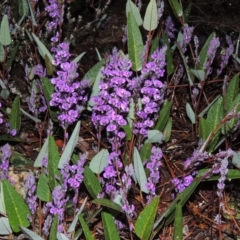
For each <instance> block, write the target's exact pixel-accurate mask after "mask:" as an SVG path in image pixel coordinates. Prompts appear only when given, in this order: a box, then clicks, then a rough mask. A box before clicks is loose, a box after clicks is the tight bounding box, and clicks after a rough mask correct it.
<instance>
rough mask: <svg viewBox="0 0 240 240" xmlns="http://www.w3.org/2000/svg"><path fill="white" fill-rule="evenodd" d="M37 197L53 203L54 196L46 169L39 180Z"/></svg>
mask: <svg viewBox="0 0 240 240" xmlns="http://www.w3.org/2000/svg"><path fill="white" fill-rule="evenodd" d="M37 196H38V198H39V199H40V200H42V201H44V202H51V201H52V194H51V191H50V188H49V185H48V177H47V176H46V174H45V172H44V169H43V170H42V173H41V175H40V177H39V179H38V183H37Z"/></svg>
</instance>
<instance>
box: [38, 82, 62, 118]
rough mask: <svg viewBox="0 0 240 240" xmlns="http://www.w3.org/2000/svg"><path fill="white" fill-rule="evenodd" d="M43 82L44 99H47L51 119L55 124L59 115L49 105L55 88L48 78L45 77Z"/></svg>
mask: <svg viewBox="0 0 240 240" xmlns="http://www.w3.org/2000/svg"><path fill="white" fill-rule="evenodd" d="M41 80H42V87H43V93H44V97H45V98H46V102H47V105H48V111H49V113H50V116H51V119H52V121H54V122H58V119H57V113H56V112H55V111H53V110H52V108H51V106H50V104H49V103H50V101H51V99H52V94H53V93H54V87H53V85H52V83H51V82H50V81H49V79H48V78H45V77H43V78H42V79H41Z"/></svg>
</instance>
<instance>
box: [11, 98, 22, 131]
mask: <svg viewBox="0 0 240 240" xmlns="http://www.w3.org/2000/svg"><path fill="white" fill-rule="evenodd" d="M9 122H10V129H11V130H13V129H16V130H17V132H19V130H20V128H21V114H20V98H19V96H16V97H15V99H14V101H13V105H12V109H11V114H10V117H9Z"/></svg>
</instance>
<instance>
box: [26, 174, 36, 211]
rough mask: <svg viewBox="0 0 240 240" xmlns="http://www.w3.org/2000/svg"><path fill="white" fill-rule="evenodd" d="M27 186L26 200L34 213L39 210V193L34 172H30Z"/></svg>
mask: <svg viewBox="0 0 240 240" xmlns="http://www.w3.org/2000/svg"><path fill="white" fill-rule="evenodd" d="M25 188H26V189H27V197H26V201H27V204H28V208H29V210H30V212H31V214H32V215H33V214H35V212H36V210H37V195H36V182H35V177H34V176H33V173H32V172H30V173H29V174H28V176H27V179H26V182H25Z"/></svg>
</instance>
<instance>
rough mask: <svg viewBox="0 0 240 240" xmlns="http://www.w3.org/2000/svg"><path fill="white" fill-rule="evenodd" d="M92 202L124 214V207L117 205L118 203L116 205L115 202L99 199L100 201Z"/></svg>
mask: <svg viewBox="0 0 240 240" xmlns="http://www.w3.org/2000/svg"><path fill="white" fill-rule="evenodd" d="M92 202H93V203H95V204H99V205H102V206H104V207H108V208H111V209H114V210H116V211H118V212H122V207H121V206H120V205H119V204H117V203H115V202H113V201H111V200H109V199H106V198H98V199H94V200H93V201H92Z"/></svg>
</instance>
